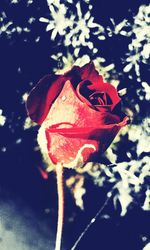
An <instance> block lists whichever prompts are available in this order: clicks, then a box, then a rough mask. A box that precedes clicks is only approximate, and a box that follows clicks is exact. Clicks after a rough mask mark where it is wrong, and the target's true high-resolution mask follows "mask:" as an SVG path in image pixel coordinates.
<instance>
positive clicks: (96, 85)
mask: <svg viewBox="0 0 150 250" xmlns="http://www.w3.org/2000/svg"><path fill="white" fill-rule="evenodd" d="M87 91H92V92H93V91H94V92H101V93H106V94H107V95H108V96H109V97H110V99H111V101H112V104H111V105H109V106H110V107H111V111H113V109H114V108H115V106H116V105H117V104H118V103H119V102H120V101H121V99H120V97H119V95H118V93H117V90H116V89H115V87H114V86H112V85H111V84H110V83H104V82H102V81H101V80H99V82H98V81H97V82H94V81H93V82H89V81H82V82H80V83H79V84H78V86H77V94H78V96H79V98H80V100H82V101H83V102H85V101H86V102H87V103H88V105H89V106H91V107H92V106H93V105H92V104H91V103H90V102H89V101H88V100H87V98H86V97H84V93H86V92H87ZM93 107H94V106H93Z"/></svg>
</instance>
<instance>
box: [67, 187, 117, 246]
mask: <svg viewBox="0 0 150 250" xmlns="http://www.w3.org/2000/svg"><path fill="white" fill-rule="evenodd" d="M113 191H114V188H112V190H111V191H110V192H108V193H107V199H106V200H105V202H104V204H103V206H102V207H101V208H100V209H99V211H98V212H97V213H96V215H95V216H94V217H93V218H92V219H91V221H90V222H89V224H88V225H87V226H86V228H85V229H84V231H83V232H82V233H81V234H80V236H79V238H78V239H77V240H76V242H75V243H74V245H73V247H72V248H71V250H75V248H76V247H77V245H78V244H79V242H80V241H81V239H82V238H83V236H84V235H85V233H86V232H87V231H88V230H89V228H90V227H91V225H92V224H93V223H94V222H95V221H96V219H97V217H98V216H99V215H100V214H101V212H102V211H103V209H104V208H105V207H106V205H107V204H108V202H109V200H110V199H111V197H112V194H113Z"/></svg>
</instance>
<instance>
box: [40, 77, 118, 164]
mask: <svg viewBox="0 0 150 250" xmlns="http://www.w3.org/2000/svg"><path fill="white" fill-rule="evenodd" d="M119 122H120V118H119V117H118V116H117V115H113V114H111V113H109V112H105V113H101V112H98V111H95V110H93V109H91V108H90V107H89V106H87V104H86V103H83V102H81V101H80V100H79V98H78V97H77V95H76V92H75V90H74V89H73V87H72V85H71V83H70V82H69V81H67V82H66V83H65V85H64V87H63V89H62V91H61V93H60V95H59V96H58V98H57V99H56V100H55V102H54V103H53V105H52V107H51V109H50V111H49V114H48V116H47V118H46V119H45V121H44V122H43V124H42V126H44V127H45V129H46V138H47V141H48V153H49V157H50V159H51V160H52V161H53V163H55V164H56V163H57V162H63V163H66V164H68V163H70V162H72V161H73V160H74V159H75V158H76V156H77V154H78V152H79V150H80V149H81V148H82V147H84V145H85V144H86V145H87V144H88V145H93V146H94V148H95V150H96V151H97V152H103V151H104V150H105V149H106V148H107V147H108V146H109V144H110V143H111V142H112V140H113V139H114V137H115V136H116V134H117V133H118V131H119V129H120V127H121V126H122V124H123V123H119ZM91 154H93V148H85V149H84V150H83V152H82V156H83V159H82V160H83V162H85V161H87V160H88V159H89V157H90V156H91Z"/></svg>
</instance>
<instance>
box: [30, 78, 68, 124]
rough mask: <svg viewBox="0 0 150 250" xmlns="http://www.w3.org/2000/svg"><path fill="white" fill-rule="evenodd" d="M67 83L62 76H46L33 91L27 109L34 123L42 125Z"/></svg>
mask: <svg viewBox="0 0 150 250" xmlns="http://www.w3.org/2000/svg"><path fill="white" fill-rule="evenodd" d="M65 81H66V79H65V77H64V76H62V75H55V76H54V75H46V76H44V77H43V78H42V79H41V80H40V81H39V82H38V84H37V85H36V86H35V87H34V88H33V89H32V91H31V92H30V94H29V97H28V99H27V103H26V107H27V111H28V115H29V116H30V118H31V119H32V120H33V121H34V122H37V123H38V124H42V122H43V121H44V119H45V117H46V116H47V114H48V111H49V109H50V106H51V105H52V102H53V101H54V100H55V98H56V97H57V96H58V95H59V93H60V92H61V90H62V88H63V85H64V83H65Z"/></svg>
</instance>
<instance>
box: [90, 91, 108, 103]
mask: <svg viewBox="0 0 150 250" xmlns="http://www.w3.org/2000/svg"><path fill="white" fill-rule="evenodd" d="M89 101H90V102H91V104H92V105H96V106H97V105H98V106H99V105H100V106H105V105H111V104H112V101H111V99H110V97H109V95H108V94H107V93H105V92H99V91H96V92H94V93H92V94H91V95H90V96H89Z"/></svg>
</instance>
